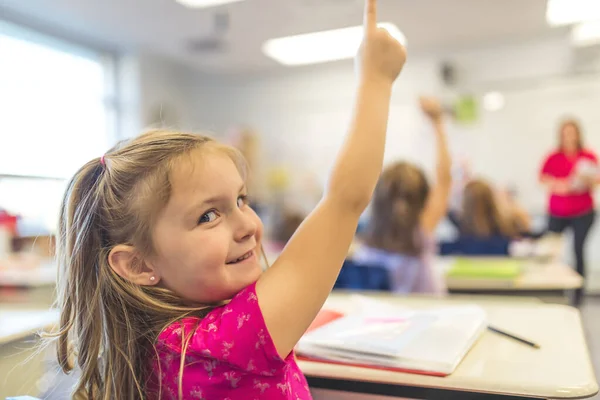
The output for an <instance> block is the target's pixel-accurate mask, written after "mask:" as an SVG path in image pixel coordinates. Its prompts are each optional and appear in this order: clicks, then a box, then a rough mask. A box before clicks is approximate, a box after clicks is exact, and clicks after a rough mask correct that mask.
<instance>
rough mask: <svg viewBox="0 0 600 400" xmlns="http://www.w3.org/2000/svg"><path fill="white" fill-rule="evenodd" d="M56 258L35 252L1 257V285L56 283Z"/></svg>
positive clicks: (22, 285)
mask: <svg viewBox="0 0 600 400" xmlns="http://www.w3.org/2000/svg"><path fill="white" fill-rule="evenodd" d="M56 274H57V266H56V263H55V262H54V260H52V259H50V258H48V259H46V258H41V257H39V256H36V255H33V254H27V253H22V254H19V253H17V254H14V255H12V256H10V257H8V258H3V259H0V287H2V286H4V287H6V286H10V287H29V288H31V287H41V286H52V285H54V284H55V283H56Z"/></svg>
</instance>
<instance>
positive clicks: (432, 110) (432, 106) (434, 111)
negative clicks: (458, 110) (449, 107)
mask: <svg viewBox="0 0 600 400" xmlns="http://www.w3.org/2000/svg"><path fill="white" fill-rule="evenodd" d="M419 102H420V103H421V110H423V112H424V113H425V114H426V115H427V116H428V117H429V118H430V119H431V120H433V121H434V122H435V121H439V120H441V119H442V112H443V111H442V105H441V104H440V102H439V100H438V99H436V98H434V97H425V96H423V97H421V98H420V99H419Z"/></svg>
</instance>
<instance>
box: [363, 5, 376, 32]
mask: <svg viewBox="0 0 600 400" xmlns="http://www.w3.org/2000/svg"><path fill="white" fill-rule="evenodd" d="M364 28H365V31H367V32H368V31H372V30H374V29H377V0H365V16H364Z"/></svg>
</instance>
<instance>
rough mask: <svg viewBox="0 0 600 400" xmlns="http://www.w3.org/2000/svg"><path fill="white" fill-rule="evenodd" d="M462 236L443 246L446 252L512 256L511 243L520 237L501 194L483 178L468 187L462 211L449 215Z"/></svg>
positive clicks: (466, 187)
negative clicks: (501, 206) (502, 207)
mask: <svg viewBox="0 0 600 400" xmlns="http://www.w3.org/2000/svg"><path fill="white" fill-rule="evenodd" d="M448 215H449V219H450V221H451V222H452V223H453V224H454V225H455V226H456V228H457V229H458V232H459V238H458V239H456V240H455V241H453V242H450V243H443V244H442V245H441V253H442V254H465V255H509V247H510V242H511V241H512V240H513V239H515V238H516V237H517V236H518V231H517V229H516V227H515V224H514V222H515V221H514V220H513V219H512V218H511V216H510V215H507V214H506V213H502V212H501V208H500V205H499V202H498V197H497V194H496V193H495V192H494V190H493V189H492V187H491V186H490V185H489V184H488V183H487V182H485V181H484V180H481V179H474V180H472V181H471V182H469V183H468V184H467V185H466V186H465V189H464V194H463V201H462V208H461V211H460V214H458V213H454V212H451V213H449V214H448Z"/></svg>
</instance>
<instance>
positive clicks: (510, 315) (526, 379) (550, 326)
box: [299, 294, 598, 399]
mask: <svg viewBox="0 0 600 400" xmlns="http://www.w3.org/2000/svg"><path fill="white" fill-rule="evenodd" d="M376 297H377V298H379V299H385V300H386V301H390V302H393V303H394V304H398V305H401V306H408V307H414V308H423V307H431V306H440V305H446V304H448V302H447V301H445V300H442V299H440V300H435V299H428V300H427V299H422V298H419V299H415V298H410V297H392V296H384V295H379V296H376ZM472 302H475V303H479V304H480V305H481V306H482V307H484V309H485V310H486V311H487V313H488V317H489V320H490V324H493V325H495V326H497V327H498V328H501V329H505V330H507V331H509V332H512V333H515V334H517V335H520V336H523V337H525V338H528V339H531V340H533V341H534V342H536V343H539V344H540V346H541V348H540V349H538V350H536V349H533V348H530V347H527V346H525V345H522V344H520V343H518V342H515V341H513V340H510V339H507V338H505V337H502V336H499V335H497V334H494V333H492V332H485V333H484V334H483V336H482V337H481V339H480V340H479V341H478V342H477V343H476V344H475V346H474V347H473V348H472V349H471V351H470V352H469V354H467V356H466V357H465V359H464V360H463V362H462V363H461V364H460V365H459V366H458V368H457V370H456V371H455V372H454V373H453V374H452V375H450V376H448V377H445V378H439V377H431V376H424V375H414V374H404V373H397V372H390V371H379V370H373V369H366V368H358V367H348V366H336V365H331V364H323V363H315V362H307V361H301V362H299V365H300V367H301V368H302V370H303V371H304V373H305V374H306V376H307V377H309V378H310V377H313V378H325V379H330V380H334V381H346V382H347V381H353V382H355V381H360V382H371V383H379V384H388V385H395V386H398V387H402V386H403V387H419V388H431V389H444V390H451V391H469V392H478V393H488V394H509V395H513V396H520V397H531V398H552V399H574V398H586V397H591V396H593V395H594V394H595V393H597V392H598V385H597V383H596V378H595V376H594V372H593V368H592V364H591V361H590V358H589V353H588V348H587V344H586V342H585V338H584V333H583V329H582V325H581V319H580V315H579V312H578V311H577V310H576V309H574V308H571V307H566V306H560V305H548V304H538V303H523V304H514V303H506V304H500V303H493V302H477V301H472ZM326 307H329V308H334V309H337V310H340V311H345V312H347V311H349V310H350V309H352V308H353V307H354V306H353V303H352V300H351V299H350V298H349V296H348V295H345V294H332V295H331V296H330V298H329V300H328V302H327V304H326ZM567 344H568V346H567Z"/></svg>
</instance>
